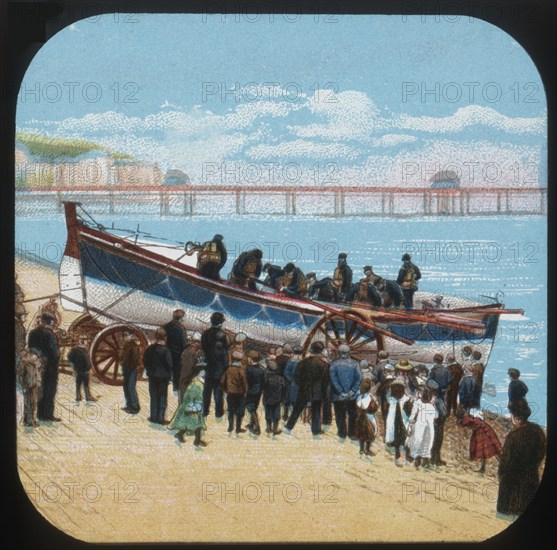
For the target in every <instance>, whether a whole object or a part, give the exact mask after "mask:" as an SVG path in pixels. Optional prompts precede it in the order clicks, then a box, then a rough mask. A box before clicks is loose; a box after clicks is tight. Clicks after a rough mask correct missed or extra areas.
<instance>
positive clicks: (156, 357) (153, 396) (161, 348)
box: [143, 327, 172, 425]
mask: <svg viewBox="0 0 557 550" xmlns="http://www.w3.org/2000/svg"><path fill="white" fill-rule="evenodd" d="M143 366H144V368H145V373H146V374H147V376H148V377H149V397H150V401H151V416H150V417H149V420H150V421H151V422H153V423H155V424H161V425H167V424H169V421H168V420H165V419H164V415H165V413H166V405H167V401H168V384H169V383H170V378H171V377H172V355H171V353H170V350H169V349H168V348H167V347H166V332H165V330H164V329H163V328H162V327H161V328H158V329H157V330H156V331H155V342H154V343H153V344H151V345H150V346H148V347H147V349H146V350H145V353H144V354H143Z"/></svg>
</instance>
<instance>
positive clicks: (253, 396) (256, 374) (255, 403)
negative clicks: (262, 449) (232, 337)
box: [246, 349, 265, 435]
mask: <svg viewBox="0 0 557 550" xmlns="http://www.w3.org/2000/svg"><path fill="white" fill-rule="evenodd" d="M247 357H248V365H247V367H246V380H247V383H248V392H247V395H246V409H247V411H248V414H249V415H250V421H249V424H248V425H247V429H248V430H249V431H250V432H251V433H252V434H254V435H260V434H261V427H260V425H259V415H258V414H257V409H258V408H259V403H260V402H261V393H262V392H263V381H264V379H265V369H264V368H263V367H262V366H261V364H260V363H259V360H260V359H261V356H260V355H259V352H258V351H257V350H254V349H250V350H249V351H248V352H247Z"/></svg>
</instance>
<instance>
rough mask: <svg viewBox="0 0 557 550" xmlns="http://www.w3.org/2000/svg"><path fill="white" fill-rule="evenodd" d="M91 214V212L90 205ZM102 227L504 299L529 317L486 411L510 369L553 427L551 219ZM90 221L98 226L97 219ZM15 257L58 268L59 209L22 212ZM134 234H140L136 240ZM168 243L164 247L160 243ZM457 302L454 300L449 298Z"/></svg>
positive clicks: (504, 342) (505, 352)
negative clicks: (404, 269)
mask: <svg viewBox="0 0 557 550" xmlns="http://www.w3.org/2000/svg"><path fill="white" fill-rule="evenodd" d="M83 206H84V207H85V208H86V209H87V205H86V204H84V205H83ZM93 218H94V221H95V222H96V223H99V224H102V225H103V226H105V227H111V226H113V227H115V228H117V229H127V230H128V231H129V232H128V233H125V232H121V233H120V234H122V235H127V236H128V237H129V238H131V239H134V238H135V236H136V235H137V237H138V238H139V239H146V238H147V239H149V238H154V239H156V240H159V242H162V243H164V244H166V245H167V246H180V247H183V246H184V243H186V242H187V241H193V242H203V241H205V240H208V239H210V238H212V237H213V235H214V234H216V233H220V234H221V235H223V236H224V242H225V244H226V247H227V249H228V262H227V265H226V266H225V267H224V269H223V270H222V272H221V274H222V275H223V276H224V275H226V274H227V273H228V271H230V267H231V265H232V263H233V261H234V259H235V258H236V257H237V256H238V254H240V253H241V252H242V251H244V250H247V249H249V248H253V247H258V248H261V249H262V250H263V261H264V262H270V263H272V264H277V265H281V266H284V265H285V264H286V263H287V262H294V263H296V264H297V265H298V266H299V267H300V268H301V269H302V270H303V271H304V272H306V273H307V272H310V271H314V272H316V274H317V276H318V277H324V276H330V275H331V274H332V273H333V271H334V268H335V266H336V263H337V257H338V254H339V253H340V252H346V253H347V254H348V263H349V265H350V266H351V267H352V269H353V271H354V280H358V279H359V278H361V277H362V276H363V271H362V268H363V267H364V266H365V265H371V266H373V270H374V272H375V273H376V274H378V275H381V276H382V277H384V278H387V279H396V276H397V273H398V269H399V268H400V265H401V256H402V254H403V253H405V252H408V253H410V254H411V256H412V260H413V261H414V262H415V263H416V264H417V265H418V266H419V267H420V269H421V272H422V279H421V281H420V290H424V291H429V292H435V293H439V294H443V295H449V296H455V297H465V298H470V299H473V300H477V301H480V302H483V303H491V302H493V300H494V299H499V301H501V302H502V303H504V305H505V307H506V308H511V309H523V310H524V315H520V316H514V317H512V318H509V319H507V318H505V316H503V318H502V319H501V321H500V323H499V330H498V335H497V338H496V341H495V344H494V347H493V350H492V353H491V356H490V358H489V363H488V365H487V369H486V372H485V376H484V387H486V388H489V389H490V391H489V393H488V392H484V394H483V396H482V407H483V408H484V409H486V410H489V411H491V412H494V413H498V414H502V415H506V416H508V411H507V408H506V405H507V387H508V383H509V378H508V376H507V370H508V369H509V368H510V367H514V368H517V369H519V370H520V372H521V378H522V380H523V381H524V382H525V383H526V384H527V385H528V388H529V392H528V395H527V398H528V401H529V403H530V406H531V409H532V417H531V419H532V420H533V421H535V422H538V423H539V424H540V425H543V426H545V425H546V423H547V421H546V418H547V290H546V288H547V286H546V284H547V218H546V217H545V216H520V217H507V216H490V217H477V216H474V217H460V218H459V217H426V218H420V217H408V218H393V219H389V218H383V217H381V218H379V217H377V218H376V217H374V218H361V217H354V218H350V217H343V218H332V217H328V218H314V217H307V216H306V217H291V216H269V217H266V216H251V217H246V216H231V215H219V214H216V215H212V216H204V217H202V216H200V217H188V218H180V217H174V216H173V217H168V218H164V217H158V216H157V217H155V216H153V215H152V214H145V215H141V214H137V213H134V214H133V215H131V214H126V213H125V212H120V213H119V212H116V213H115V214H112V215H111V216H108V215H107V214H102V215H93ZM88 221H89V222H91V223H93V222H92V220H91V219H88ZM15 229H16V243H15V244H16V253H17V254H18V255H19V256H23V257H25V258H27V259H29V260H33V261H40V262H43V263H47V264H49V265H58V264H59V262H60V259H61V257H62V254H63V250H64V244H65V240H66V229H65V222H64V217H63V213H62V212H60V211H59V210H58V209H52V210H49V209H45V208H37V211H36V213H35V212H33V210H32V209H29V208H28V207H25V208H20V209H18V207H17V204H16V223H15ZM134 233H135V235H134ZM163 239H164V240H163ZM449 302H450V300H449Z"/></svg>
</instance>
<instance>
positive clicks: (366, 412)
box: [354, 378, 379, 456]
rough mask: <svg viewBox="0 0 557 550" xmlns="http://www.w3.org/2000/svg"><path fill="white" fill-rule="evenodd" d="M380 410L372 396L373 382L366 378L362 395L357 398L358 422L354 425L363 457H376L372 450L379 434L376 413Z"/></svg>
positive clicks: (361, 389) (361, 390)
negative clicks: (364, 455) (372, 445)
mask: <svg viewBox="0 0 557 550" xmlns="http://www.w3.org/2000/svg"><path fill="white" fill-rule="evenodd" d="M378 408H379V406H378V405H377V401H375V399H373V397H372V396H371V380H370V379H369V378H365V379H364V380H363V381H362V383H361V385H360V395H359V396H358V397H357V398H356V422H355V423H354V437H355V438H356V439H358V440H359V441H360V454H361V455H363V454H366V455H369V456H374V455H375V453H374V452H373V451H372V450H371V444H372V443H373V441H374V439H375V435H376V434H377V422H376V421H375V413H376V412H377V409H378ZM364 447H365V449H364Z"/></svg>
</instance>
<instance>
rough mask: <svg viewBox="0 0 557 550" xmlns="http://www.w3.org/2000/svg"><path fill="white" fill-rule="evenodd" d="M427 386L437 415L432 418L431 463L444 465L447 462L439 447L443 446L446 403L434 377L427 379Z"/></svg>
mask: <svg viewBox="0 0 557 550" xmlns="http://www.w3.org/2000/svg"><path fill="white" fill-rule="evenodd" d="M427 386H428V387H429V388H431V390H432V392H433V395H434V396H435V401H434V402H433V405H434V406H435V410H436V411H437V417H436V418H435V419H434V420H433V444H432V446H431V463H432V464H433V465H434V466H446V465H447V463H446V462H445V461H444V460H442V459H441V447H442V446H443V438H444V435H445V421H446V420H447V417H448V416H449V415H448V412H447V405H446V403H445V400H444V399H443V395H442V392H441V389H440V387H439V385H438V384H437V382H436V381H435V380H434V379H431V378H430V379H429V380H428V381H427Z"/></svg>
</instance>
